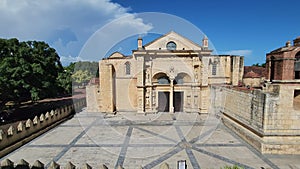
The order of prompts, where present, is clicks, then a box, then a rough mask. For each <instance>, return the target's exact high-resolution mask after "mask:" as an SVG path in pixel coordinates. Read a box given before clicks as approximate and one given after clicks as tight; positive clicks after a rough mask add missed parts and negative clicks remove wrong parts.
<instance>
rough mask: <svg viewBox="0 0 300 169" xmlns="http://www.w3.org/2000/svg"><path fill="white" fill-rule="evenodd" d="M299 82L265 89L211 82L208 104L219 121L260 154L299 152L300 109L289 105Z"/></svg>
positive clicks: (291, 103)
mask: <svg viewBox="0 0 300 169" xmlns="http://www.w3.org/2000/svg"><path fill="white" fill-rule="evenodd" d="M299 87H300V86H299V85H280V86H278V85H270V86H267V89H265V90H237V89H236V88H230V87H228V86H227V87H221V86H212V89H211V91H212V92H213V94H214V98H213V99H212V106H213V107H214V108H215V110H217V111H218V112H217V113H221V114H223V116H222V120H223V123H224V124H225V125H226V126H227V127H228V128H230V129H231V130H232V131H234V132H235V133H236V134H237V135H239V136H240V137H241V138H243V139H244V140H245V141H247V142H248V143H249V144H251V145H252V146H253V147H254V148H256V149H257V150H259V151H260V152H261V153H264V154H300V123H299V117H300V111H297V110H294V108H293V90H295V89H297V88H299Z"/></svg>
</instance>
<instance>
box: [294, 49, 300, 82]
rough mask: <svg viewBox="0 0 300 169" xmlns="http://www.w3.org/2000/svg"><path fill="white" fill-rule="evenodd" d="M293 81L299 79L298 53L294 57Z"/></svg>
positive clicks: (299, 60) (299, 61)
mask: <svg viewBox="0 0 300 169" xmlns="http://www.w3.org/2000/svg"><path fill="white" fill-rule="evenodd" d="M295 79H300V52H298V53H297V54H296V55H295Z"/></svg>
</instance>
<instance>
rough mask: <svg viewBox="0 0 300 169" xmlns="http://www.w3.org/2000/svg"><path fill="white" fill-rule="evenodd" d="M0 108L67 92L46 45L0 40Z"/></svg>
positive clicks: (59, 68)
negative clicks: (8, 103) (11, 102)
mask: <svg viewBox="0 0 300 169" xmlns="http://www.w3.org/2000/svg"><path fill="white" fill-rule="evenodd" d="M0 73H1V76H0V97H1V99H0V109H2V108H4V106H5V104H6V103H7V102H9V101H13V102H15V103H20V102H21V101H27V100H31V101H36V100H39V99H43V98H47V97H56V96H58V95H60V94H62V93H66V92H68V87H66V86H67V85H65V82H63V81H62V80H61V79H62V78H64V79H67V78H68V76H69V79H70V78H71V75H70V73H69V74H68V73H66V72H64V69H63V67H62V65H61V63H60V58H59V56H58V54H57V53H56V51H55V49H53V48H51V47H50V46H49V45H48V44H47V43H45V42H38V41H27V42H19V40H17V39H15V38H14V39H8V40H7V39H0Z"/></svg>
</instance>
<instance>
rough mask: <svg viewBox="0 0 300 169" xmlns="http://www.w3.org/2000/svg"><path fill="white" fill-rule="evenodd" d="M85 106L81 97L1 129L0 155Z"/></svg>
mask: <svg viewBox="0 0 300 169" xmlns="http://www.w3.org/2000/svg"><path fill="white" fill-rule="evenodd" d="M84 106H85V99H79V100H77V101H74V103H73V104H72V105H66V106H64V107H61V108H57V109H55V110H51V111H50V112H46V113H43V114H41V115H40V116H39V117H38V116H35V117H34V119H32V120H31V119H28V120H26V121H20V122H15V123H13V124H11V125H10V127H9V128H8V129H7V130H4V129H0V157H1V156H4V155H5V154H7V153H9V152H11V151H13V150H15V149H16V148H18V147H20V146H22V145H23V144H25V143H27V142H29V141H30V140H32V139H34V138H36V137H37V136H39V135H40V134H42V133H44V132H45V131H47V130H49V129H50V128H52V127H54V126H56V125H57V124H59V123H60V122H62V121H63V120H64V119H66V118H67V117H70V115H72V114H74V112H75V110H79V109H81V108H82V107H84Z"/></svg>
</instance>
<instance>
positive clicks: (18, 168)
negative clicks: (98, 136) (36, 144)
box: [0, 159, 169, 169]
mask: <svg viewBox="0 0 300 169" xmlns="http://www.w3.org/2000/svg"><path fill="white" fill-rule="evenodd" d="M0 167H1V168H3V169H4V168H5V169H30V168H31V169H45V168H46V167H45V165H44V164H43V163H42V162H40V161H39V160H37V161H35V162H34V164H32V165H30V164H29V163H28V162H27V161H25V160H23V159H22V160H20V162H19V163H17V164H16V165H15V164H14V162H12V161H10V160H9V159H6V160H3V161H1V165H0ZM60 168H65V169H75V168H79V167H78V166H77V167H76V166H75V165H74V164H72V163H71V162H68V163H67V164H66V165H65V166H64V167H61V166H60V165H59V164H57V163H56V162H54V161H52V162H51V163H50V166H49V167H48V168H47V169H60ZM80 168H81V169H92V167H91V166H90V165H89V164H87V163H85V164H83V166H82V167H80ZM97 168H98V167H97ZM99 168H100V169H108V167H107V166H106V165H104V164H102V165H100V166H99ZM136 168H140V169H142V168H143V167H141V166H136ZM116 169H124V168H123V167H122V166H118V167H117V168H116ZM159 169H169V165H168V164H167V163H163V164H161V165H160V167H159Z"/></svg>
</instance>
